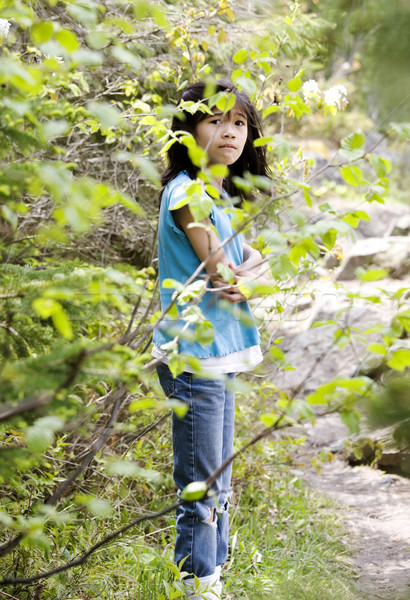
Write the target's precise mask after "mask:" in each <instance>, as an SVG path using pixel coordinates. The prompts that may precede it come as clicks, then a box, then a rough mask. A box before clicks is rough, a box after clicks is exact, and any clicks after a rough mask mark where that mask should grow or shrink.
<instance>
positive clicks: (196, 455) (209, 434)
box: [157, 363, 235, 577]
mask: <svg viewBox="0 0 410 600" xmlns="http://www.w3.org/2000/svg"><path fill="white" fill-rule="evenodd" d="M157 372H158V377H159V380H160V383H161V386H162V388H163V390H164V392H165V393H166V394H167V396H171V397H173V398H178V399H179V400H182V401H183V402H186V403H187V404H188V405H189V409H188V412H187V413H186V415H185V416H184V417H183V418H182V419H180V418H179V417H177V416H176V415H175V414H173V417H172V442H173V450H174V480H175V483H176V485H177V487H178V489H179V491H181V490H183V489H184V487H185V486H186V485H188V483H191V482H192V481H204V480H205V479H207V478H208V477H209V475H211V474H212V473H213V472H214V471H215V470H216V469H217V468H218V467H220V466H221V464H222V462H223V461H224V460H225V459H226V458H227V457H228V456H231V454H232V453H233V437H234V418H235V397H234V393H233V392H232V391H231V390H230V389H229V381H231V380H232V379H233V378H234V377H235V374H234V373H229V374H227V375H226V377H225V379H216V380H213V379H200V378H197V377H196V376H195V375H193V374H192V373H186V372H184V373H181V375H178V376H177V377H176V378H174V377H173V376H172V374H171V372H170V370H169V368H168V366H167V365H166V364H164V363H160V365H159V366H158V367H157ZM231 476H232V464H230V465H229V466H228V467H227V468H226V469H225V470H224V472H223V473H222V474H221V476H220V477H219V478H218V480H217V481H216V484H215V485H214V486H213V487H212V489H211V491H212V492H214V493H211V494H210V495H209V497H207V498H205V499H204V500H201V501H199V502H190V503H188V504H184V505H182V506H180V507H178V509H177V512H176V531H177V535H176V542H175V562H176V563H177V564H178V563H179V561H180V560H182V559H183V558H186V557H187V558H186V561H185V562H184V566H183V570H184V571H187V572H188V573H194V574H195V575H196V576H197V577H206V576H208V575H212V574H213V573H214V572H215V567H216V566H218V565H221V564H222V563H223V562H224V561H226V559H227V556H228V537H229V516H228V498H229V496H230V486H231ZM213 508H214V509H215V510H214V511H213V515H214V518H213V520H212V522H209V519H210V517H211V514H212V511H211V509H213Z"/></svg>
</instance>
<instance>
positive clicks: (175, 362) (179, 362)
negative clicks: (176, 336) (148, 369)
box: [168, 354, 185, 378]
mask: <svg viewBox="0 0 410 600" xmlns="http://www.w3.org/2000/svg"><path fill="white" fill-rule="evenodd" d="M168 367H169V370H170V371H171V373H172V376H173V377H174V378H175V377H178V375H180V374H181V373H183V372H184V371H185V359H184V358H182V356H181V355H180V354H170V356H169V362H168Z"/></svg>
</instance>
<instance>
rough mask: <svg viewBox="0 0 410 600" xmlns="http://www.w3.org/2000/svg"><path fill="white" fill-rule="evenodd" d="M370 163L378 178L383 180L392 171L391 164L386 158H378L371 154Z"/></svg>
mask: <svg viewBox="0 0 410 600" xmlns="http://www.w3.org/2000/svg"><path fill="white" fill-rule="evenodd" d="M368 158H369V160H370V163H371V165H372V167H373V169H374V170H375V173H376V175H377V177H380V178H383V177H386V175H387V174H388V173H390V171H391V164H390V163H389V161H388V160H386V159H385V158H382V157H381V156H377V155H376V154H370V156H369V157H368Z"/></svg>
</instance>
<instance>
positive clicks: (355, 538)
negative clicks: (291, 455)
mask: <svg viewBox="0 0 410 600" xmlns="http://www.w3.org/2000/svg"><path fill="white" fill-rule="evenodd" d="M306 434H307V448H306V449H307V450H308V452H309V453H310V452H312V454H313V453H315V454H316V453H317V452H318V451H321V450H324V449H328V448H329V446H332V444H333V443H335V442H338V441H340V440H341V439H343V438H344V437H345V436H346V430H345V429H344V426H343V425H342V424H341V423H340V419H339V417H338V415H328V416H323V417H319V418H318V420H317V424H316V425H315V426H308V427H307V429H306ZM305 458H306V457H305ZM306 462H307V461H306V460H304V466H303V469H302V470H301V473H302V477H303V479H304V481H305V483H306V484H307V485H308V486H309V487H310V488H312V489H313V490H316V491H318V492H319V493H320V494H321V495H324V496H326V497H327V498H329V499H330V500H332V501H333V502H334V503H335V505H336V508H337V510H338V511H339V514H340V519H341V521H342V526H343V529H344V530H346V531H347V532H348V533H349V536H348V538H349V540H350V541H351V543H352V547H351V548H348V550H349V551H350V556H351V564H352V568H353V570H354V572H355V574H356V578H357V589H358V591H359V592H360V593H361V594H363V596H364V598H366V600H367V599H368V600H374V599H383V600H410V479H408V478H405V477H401V476H399V475H396V474H388V473H386V472H384V471H382V470H379V469H377V468H371V467H370V466H367V465H356V466H352V465H350V464H349V462H348V461H347V459H346V457H345V456H343V455H339V454H338V455H336V457H335V460H333V461H331V462H330V463H327V464H325V465H324V466H323V468H322V469H321V471H320V473H318V472H317V471H316V470H315V469H313V468H310V467H308V466H306Z"/></svg>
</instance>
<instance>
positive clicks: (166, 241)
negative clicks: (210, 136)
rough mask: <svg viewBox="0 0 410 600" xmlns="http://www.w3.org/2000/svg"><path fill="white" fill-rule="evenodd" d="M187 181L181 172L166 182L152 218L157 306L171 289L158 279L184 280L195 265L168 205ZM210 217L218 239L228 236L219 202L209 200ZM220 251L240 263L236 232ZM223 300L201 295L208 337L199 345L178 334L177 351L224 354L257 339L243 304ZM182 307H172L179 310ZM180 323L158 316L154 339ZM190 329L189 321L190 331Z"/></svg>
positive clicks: (171, 333) (166, 337) (166, 336)
mask: <svg viewBox="0 0 410 600" xmlns="http://www.w3.org/2000/svg"><path fill="white" fill-rule="evenodd" d="M191 183H192V180H191V179H190V178H189V176H188V174H187V173H186V172H185V171H182V172H181V173H179V175H177V177H175V178H174V179H173V180H172V181H170V182H169V183H168V185H167V186H166V187H165V189H164V191H163V194H162V199H161V208H160V213H159V223H158V240H159V242H158V263H159V265H158V266H159V284H160V297H161V307H162V310H164V309H165V308H166V306H167V305H168V304H169V302H170V301H171V299H172V295H173V293H174V290H173V289H170V288H164V287H163V286H162V283H163V281H164V279H167V278H171V279H175V280H176V281H179V282H180V283H182V284H185V283H186V281H188V279H189V278H190V277H191V275H192V274H193V273H194V272H195V271H196V269H197V268H198V267H199V265H200V260H199V258H198V257H197V255H196V253H195V251H194V249H193V247H192V245H191V243H190V242H189V240H188V238H187V236H186V235H185V233H184V232H183V231H181V230H180V229H179V228H178V227H177V226H176V225H175V222H174V219H173V216H172V209H173V207H174V206H175V205H176V204H177V203H178V202H179V201H180V200H181V199H183V197H184V195H185V194H186V191H185V190H186V188H187V187H188V186H189V185H190V184H191ZM210 218H211V220H212V223H213V225H214V226H215V228H216V231H217V232H218V236H219V239H220V240H221V241H223V240H225V239H226V238H228V237H230V236H231V235H232V233H233V232H234V230H233V228H232V224H231V219H230V216H229V214H227V212H226V211H224V208H223V207H222V206H217V205H216V204H215V203H212V212H211V215H210ZM224 251H225V254H226V256H227V257H228V260H229V262H231V263H232V264H234V265H239V264H241V263H242V262H243V240H242V236H241V235H240V234H238V235H236V236H235V237H234V238H233V239H232V240H231V241H230V242H228V243H227V244H226V245H225V246H224ZM205 276H206V271H205V269H203V271H202V273H201V274H200V275H199V277H198V279H202V280H203V279H204V278H205ZM224 304H225V306H226V302H225V303H224V302H221V300H220V299H219V297H218V295H217V294H216V293H213V292H207V293H206V294H205V295H204V297H203V298H202V300H201V302H200V303H199V307H200V309H201V310H202V312H203V313H204V315H205V318H206V319H208V320H209V321H210V322H211V323H212V325H213V328H214V339H213V341H212V342H211V343H210V344H208V345H207V346H205V347H203V346H201V345H200V344H199V343H198V342H196V341H191V340H188V339H184V338H181V339H180V341H179V344H178V352H179V353H180V354H187V355H189V356H196V357H198V358H209V357H211V356H226V355H227V354H232V353H233V352H238V351H239V350H244V349H245V348H249V347H251V346H255V345H256V344H258V343H259V341H260V340H259V333H258V330H257V328H256V325H255V322H254V319H253V317H252V313H251V310H250V308H249V305H248V303H247V302H240V303H238V304H234V305H230V306H229V307H225V306H224ZM184 308H185V307H184V306H178V311H179V313H181V312H182V310H183V309H184ZM183 325H184V321H183V320H182V319H180V320H178V321H173V320H171V319H169V318H167V319H164V320H163V321H161V322H160V323H159V326H158V328H157V329H155V331H154V344H155V345H156V346H161V345H162V344H165V343H167V342H170V341H171V340H172V339H173V338H174V337H175V335H176V334H177V333H178V330H180V329H181V328H182V326H183ZM193 329H194V328H193V327H192V326H190V330H191V331H193Z"/></svg>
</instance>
